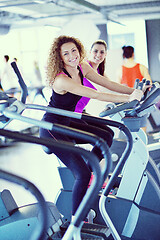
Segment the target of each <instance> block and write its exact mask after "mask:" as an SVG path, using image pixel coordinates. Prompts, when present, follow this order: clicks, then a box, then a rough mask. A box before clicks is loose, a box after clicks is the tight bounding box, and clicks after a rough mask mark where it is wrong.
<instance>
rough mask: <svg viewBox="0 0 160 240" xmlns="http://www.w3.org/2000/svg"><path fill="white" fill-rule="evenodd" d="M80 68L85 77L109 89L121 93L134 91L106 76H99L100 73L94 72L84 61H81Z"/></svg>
mask: <svg viewBox="0 0 160 240" xmlns="http://www.w3.org/2000/svg"><path fill="white" fill-rule="evenodd" d="M82 69H83V74H84V76H85V77H86V78H88V79H89V80H90V81H92V82H95V83H97V84H99V85H100V86H102V87H105V88H107V89H109V90H111V91H114V92H118V93H123V94H131V93H132V92H133V91H134V89H133V88H130V87H127V86H124V85H122V84H120V83H117V82H114V81H111V80H110V79H109V78H108V77H107V76H101V75H100V74H98V73H96V72H95V71H94V70H93V69H92V67H90V66H89V65H88V64H86V63H82Z"/></svg>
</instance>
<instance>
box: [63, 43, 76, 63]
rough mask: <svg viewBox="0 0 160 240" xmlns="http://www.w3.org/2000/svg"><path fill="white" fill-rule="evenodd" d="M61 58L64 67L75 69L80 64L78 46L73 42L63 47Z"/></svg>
mask: <svg viewBox="0 0 160 240" xmlns="http://www.w3.org/2000/svg"><path fill="white" fill-rule="evenodd" d="M61 58H62V61H63V63H64V66H70V67H75V66H77V65H78V64H79V60H80V54H79V51H78V48H77V47H76V45H75V44H74V43H72V42H68V43H64V44H63V45H62V46H61Z"/></svg>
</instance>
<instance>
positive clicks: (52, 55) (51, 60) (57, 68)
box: [46, 35, 86, 87]
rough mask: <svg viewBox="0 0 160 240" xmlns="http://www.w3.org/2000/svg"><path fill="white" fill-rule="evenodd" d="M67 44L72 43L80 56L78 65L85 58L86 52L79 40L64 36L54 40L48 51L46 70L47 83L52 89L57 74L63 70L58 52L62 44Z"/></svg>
mask: <svg viewBox="0 0 160 240" xmlns="http://www.w3.org/2000/svg"><path fill="white" fill-rule="evenodd" d="M68 42H72V43H74V44H75V45H76V47H77V49H78V51H79V54H80V63H81V62H82V61H83V59H84V58H85V54H86V52H85V49H84V46H83V44H82V43H81V41H80V40H79V39H77V38H75V37H69V36H65V35H62V36H59V37H57V38H55V39H54V41H53V43H52V45H51V48H50V51H49V56H48V61H47V68H46V70H47V72H46V74H47V82H48V84H49V86H50V87H52V85H53V82H54V80H55V77H56V76H57V74H59V73H60V72H61V71H62V70H63V67H64V66H63V61H62V58H61V55H60V50H61V46H62V45H63V44H64V43H68Z"/></svg>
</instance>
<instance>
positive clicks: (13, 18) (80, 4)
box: [0, 0, 160, 34]
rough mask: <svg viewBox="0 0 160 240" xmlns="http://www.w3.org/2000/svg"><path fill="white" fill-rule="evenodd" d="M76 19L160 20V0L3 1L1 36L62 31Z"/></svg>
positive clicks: (99, 22)
mask: <svg viewBox="0 0 160 240" xmlns="http://www.w3.org/2000/svg"><path fill="white" fill-rule="evenodd" d="M73 18H76V19H83V20H84V19H89V20H92V21H94V23H96V24H102V23H106V22H107V21H112V22H115V23H118V24H121V23H123V20H128V19H140V18H141V19H146V20H148V19H160V0H157V1H154V0H118V1H117V0H34V1H30V0H14V1H13V0H10V1H8V0H0V34H6V33H7V32H8V31H9V30H10V29H11V28H24V27H30V26H44V25H45V26H54V27H59V28H61V27H62V26H64V25H65V24H66V23H68V22H69V21H71V20H72V19H73Z"/></svg>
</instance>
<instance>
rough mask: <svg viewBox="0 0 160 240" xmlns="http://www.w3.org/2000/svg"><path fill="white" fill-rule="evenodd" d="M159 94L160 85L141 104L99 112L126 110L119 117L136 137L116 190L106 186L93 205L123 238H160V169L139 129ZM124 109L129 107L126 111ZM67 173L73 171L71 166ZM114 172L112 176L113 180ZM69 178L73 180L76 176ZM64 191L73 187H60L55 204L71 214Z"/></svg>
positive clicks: (98, 219)
mask: <svg viewBox="0 0 160 240" xmlns="http://www.w3.org/2000/svg"><path fill="white" fill-rule="evenodd" d="M159 96H160V88H157V89H155V91H154V92H152V93H151V94H150V95H149V96H148V97H147V98H146V99H145V100H143V101H142V102H140V103H139V104H137V102H135V104H133V106H131V103H126V104H122V105H120V106H118V107H117V108H115V109H110V110H108V111H104V112H103V113H101V115H100V116H101V117H105V116H108V115H111V114H112V115H114V114H116V113H117V112H122V111H123V114H122V115H123V118H122V119H121V118H120V117H119V120H120V121H123V122H124V123H125V124H126V125H127V126H128V128H129V129H130V131H131V132H132V137H133V149H132V152H131V155H130V156H129V158H128V160H127V161H126V164H125V165H124V167H122V166H121V170H122V171H121V170H120V171H119V174H121V176H120V177H119V178H117V184H116V191H115V194H113V193H112V194H109V192H108V191H107V192H106V191H105V190H104V191H103V192H102V194H101V196H97V201H96V203H95V204H94V205H92V207H91V208H92V209H93V210H94V211H95V218H94V223H98V224H106V222H105V221H104V219H103V218H102V215H101V213H102V212H104V215H105V214H107V213H108V214H109V216H110V218H111V220H112V222H113V224H114V226H115V227H116V229H117V231H118V233H119V234H120V236H121V237H122V238H123V239H135V240H139V239H143V240H148V239H152V240H158V239H159V236H160V228H159V222H160V173H159V171H158V169H157V166H156V165H155V164H154V162H153V161H150V159H149V153H148V150H147V148H146V145H145V135H144V134H143V132H142V130H141V129H140V128H141V127H144V126H145V124H146V119H147V117H148V116H149V114H150V112H151V111H152V110H153V109H154V104H155V103H156V102H157V101H158V100H159ZM131 108H133V109H131ZM125 109H129V110H128V111H125V112H124V110H125ZM88 119H89V117H88ZM99 121H100V122H101V123H102V122H103V123H104V124H107V120H106V119H99ZM116 121H117V118H116ZM120 158H121V156H120ZM120 162H121V161H119V162H118V163H117V165H116V166H115V169H114V171H113V173H114V172H115V171H117V168H118V169H119V165H120ZM148 162H149V164H150V167H149V168H148V166H147V165H148ZM62 171H65V169H62ZM67 173H68V174H70V172H69V171H68V170H67ZM113 175H114V174H113ZM113 175H111V178H110V181H111V182H112V176H113ZM67 177H68V175H67ZM70 179H71V180H74V179H73V176H71V178H70ZM110 181H109V183H108V184H109V189H111V188H112V189H115V185H113V184H112V185H110ZM71 184H72V182H70V185H68V186H69V187H70V186H71ZM65 186H66V185H65ZM65 194H66V196H67V198H69V196H70V197H71V194H72V193H71V188H70V189H69V191H68V189H62V190H61V191H60V194H59V195H58V197H57V200H56V205H57V207H58V208H59V211H60V212H61V211H62V212H63V214H66V215H65V216H66V218H68V217H69V215H68V211H67V210H68V207H69V205H65V206H64V204H63V206H62V205H61V203H62V202H63V200H62V199H64V198H65ZM108 194H109V195H108ZM102 199H103V200H102ZM99 200H100V202H101V201H103V203H104V202H105V204H104V205H103V211H102V212H100V211H99ZM66 203H68V202H66ZM65 211H66V212H65ZM106 212H107V213H106ZM107 225H108V224H107ZM146 226H147V227H146ZM142 229H143V233H142Z"/></svg>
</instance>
